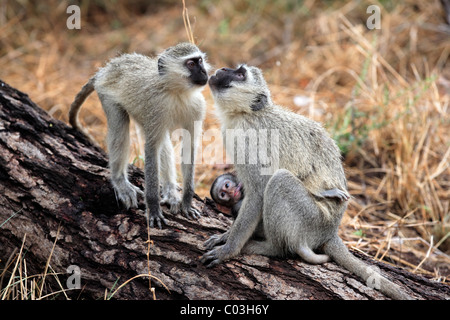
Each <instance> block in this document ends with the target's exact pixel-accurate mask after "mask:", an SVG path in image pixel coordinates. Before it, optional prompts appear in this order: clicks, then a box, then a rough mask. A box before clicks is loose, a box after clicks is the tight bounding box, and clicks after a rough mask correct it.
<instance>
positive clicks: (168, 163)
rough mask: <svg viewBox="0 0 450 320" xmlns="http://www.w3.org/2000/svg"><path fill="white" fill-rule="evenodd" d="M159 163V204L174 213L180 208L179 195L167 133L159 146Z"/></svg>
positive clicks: (172, 153)
mask: <svg viewBox="0 0 450 320" xmlns="http://www.w3.org/2000/svg"><path fill="white" fill-rule="evenodd" d="M159 165H160V174H161V179H162V186H163V187H162V199H161V204H165V205H167V206H169V208H170V212H171V213H172V214H175V213H177V212H178V211H179V210H180V205H181V197H180V195H179V194H178V190H177V180H176V179H177V178H176V177H177V173H176V170H175V155H174V152H173V146H172V142H171V141H170V137H169V133H167V134H166V135H165V137H164V141H163V143H162V146H161V152H160V162H159Z"/></svg>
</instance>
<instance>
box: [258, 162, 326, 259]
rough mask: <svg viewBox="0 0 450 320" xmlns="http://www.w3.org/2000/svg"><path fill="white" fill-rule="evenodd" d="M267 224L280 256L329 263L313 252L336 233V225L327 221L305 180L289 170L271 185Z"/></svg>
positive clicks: (266, 231)
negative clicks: (288, 254) (289, 254)
mask: <svg viewBox="0 0 450 320" xmlns="http://www.w3.org/2000/svg"><path fill="white" fill-rule="evenodd" d="M263 224H264V234H265V236H266V238H267V240H268V243H269V244H270V247H272V248H274V250H277V251H278V254H279V255H283V254H285V253H295V254H298V255H299V256H300V257H301V258H302V259H303V260H305V261H306V262H309V263H312V264H319V263H324V262H326V261H328V260H329V257H328V256H327V255H323V254H316V253H314V252H313V250H314V249H316V248H318V247H319V246H321V245H322V244H323V243H324V242H325V241H326V240H327V239H328V238H329V235H330V234H332V233H333V232H335V228H334V227H333V223H330V222H327V220H326V218H325V217H324V213H323V212H322V211H321V209H320V208H319V207H318V206H317V204H316V202H315V201H314V196H312V195H311V193H310V192H309V191H308V190H307V189H306V188H305V186H304V185H303V183H302V182H301V180H299V179H298V178H297V177H295V176H294V175H293V174H292V173H291V172H289V171H287V170H284V169H280V170H278V171H277V172H275V174H274V175H273V176H272V177H271V178H270V180H269V182H268V183H267V186H266V189H265V192H264V209H263Z"/></svg>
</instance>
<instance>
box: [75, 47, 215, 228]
mask: <svg viewBox="0 0 450 320" xmlns="http://www.w3.org/2000/svg"><path fill="white" fill-rule="evenodd" d="M208 69H209V65H208V63H207V62H206V56H205V54H204V53H203V52H201V51H200V50H199V49H198V48H197V47H196V46H195V45H193V44H190V43H180V44H177V45H176V46H173V47H170V48H168V49H166V50H165V51H164V52H162V53H161V54H160V55H159V56H158V57H156V58H149V57H147V56H143V55H140V54H136V53H133V54H124V55H121V56H119V57H117V58H114V59H112V60H111V61H109V63H108V64H107V65H106V66H105V67H103V68H101V69H100V70H99V71H98V72H97V73H96V74H95V75H94V76H93V77H92V78H91V79H90V80H89V81H88V82H87V83H86V84H85V85H84V86H83V88H82V89H81V91H80V92H79V93H78V94H77V96H76V97H75V100H74V102H73V103H72V105H71V107H70V113H69V119H70V124H71V125H72V126H73V127H74V128H79V129H82V128H81V126H80V124H79V123H78V120H77V114H78V111H79V109H80V107H81V104H82V103H83V102H84V100H85V99H86V98H87V96H88V95H89V94H90V93H92V91H94V90H95V91H97V94H98V96H99V98H100V101H101V103H102V106H103V109H104V111H105V113H106V118H107V121H108V135H107V146H108V151H109V167H110V169H111V182H112V185H113V186H114V189H115V192H116V194H117V197H118V198H119V199H120V201H121V202H122V203H123V204H124V205H125V206H126V207H127V208H130V207H137V204H138V201H137V196H138V195H143V192H142V191H141V190H140V189H139V188H137V187H136V186H134V185H132V184H131V183H130V182H129V180H128V174H127V167H128V157H129V149H130V137H129V123H130V117H131V118H133V119H134V120H135V121H136V123H138V124H139V126H140V127H141V128H142V131H143V134H144V136H145V200H146V207H147V213H148V218H149V223H150V226H152V227H153V225H154V222H155V221H156V224H157V225H158V227H159V228H161V222H163V223H165V219H164V216H163V214H162V211H161V207H160V191H159V175H160V173H161V178H162V184H163V189H162V194H163V198H162V201H161V203H165V204H168V205H169V206H170V211H171V212H172V213H176V212H178V211H179V210H181V212H182V213H183V214H184V215H185V216H188V217H189V216H191V217H198V216H200V213H199V212H198V211H197V210H196V209H194V208H192V207H191V201H192V197H193V194H194V157H195V151H196V146H197V144H198V138H199V135H198V134H197V135H196V136H195V135H194V122H196V121H197V122H198V121H200V122H201V121H203V118H204V116H205V105H206V103H205V99H204V97H203V95H202V93H201V91H202V90H203V88H204V86H205V85H206V83H207V81H208ZM180 127H181V128H184V129H186V130H188V132H189V133H190V135H191V142H190V145H189V148H190V159H189V160H190V162H188V163H183V164H182V165H181V169H182V173H183V198H182V199H180V196H179V195H178V191H177V190H176V169H175V160H174V151H173V146H172V143H171V140H170V134H171V132H172V131H173V130H174V129H176V128H180Z"/></svg>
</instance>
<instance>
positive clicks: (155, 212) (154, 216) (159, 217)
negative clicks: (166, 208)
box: [147, 206, 167, 229]
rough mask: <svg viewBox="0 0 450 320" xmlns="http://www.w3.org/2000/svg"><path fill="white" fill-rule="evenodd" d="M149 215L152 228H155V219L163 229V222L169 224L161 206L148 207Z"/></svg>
mask: <svg viewBox="0 0 450 320" xmlns="http://www.w3.org/2000/svg"><path fill="white" fill-rule="evenodd" d="M147 215H148V224H149V226H150V228H153V227H154V226H155V221H156V225H157V226H158V228H159V229H162V227H161V222H162V223H164V224H167V222H166V219H165V218H164V216H163V214H162V211H161V208H160V207H159V206H158V207H153V208H147Z"/></svg>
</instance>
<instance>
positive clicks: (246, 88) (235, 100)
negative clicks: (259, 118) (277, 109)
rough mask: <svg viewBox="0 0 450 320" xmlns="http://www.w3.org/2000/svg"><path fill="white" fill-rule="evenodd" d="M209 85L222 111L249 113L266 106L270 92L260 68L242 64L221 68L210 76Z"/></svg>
mask: <svg viewBox="0 0 450 320" xmlns="http://www.w3.org/2000/svg"><path fill="white" fill-rule="evenodd" d="M209 86H210V88H211V91H212V93H213V96H214V101H215V102H216V105H217V107H218V108H219V110H220V111H223V112H235V113H249V112H252V111H258V110H261V109H262V108H264V107H265V106H266V105H267V104H268V103H269V102H270V93H269V90H268V88H267V85H266V82H265V80H264V78H263V76H262V72H261V70H260V69H258V68H256V67H251V66H247V65H245V64H242V65H240V66H238V67H237V68H236V69H230V68H221V69H218V70H217V71H216V73H215V74H214V75H213V76H211V77H210V79H209Z"/></svg>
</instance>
